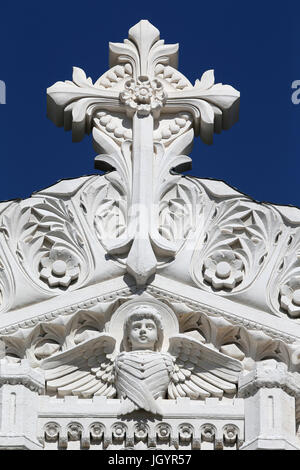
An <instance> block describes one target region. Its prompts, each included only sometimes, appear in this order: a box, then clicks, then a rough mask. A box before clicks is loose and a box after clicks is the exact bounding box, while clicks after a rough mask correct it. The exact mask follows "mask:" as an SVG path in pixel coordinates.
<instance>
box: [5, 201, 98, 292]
mask: <svg viewBox="0 0 300 470" xmlns="http://www.w3.org/2000/svg"><path fill="white" fill-rule="evenodd" d="M30 202H31V201H30ZM0 231H1V232H2V233H3V234H4V236H5V241H6V243H7V246H8V248H9V250H10V252H11V253H12V254H13V256H14V257H15V258H16V259H17V260H18V262H19V265H20V267H21V268H22V269H23V270H24V272H25V274H26V275H27V276H28V278H29V279H30V280H32V281H34V282H35V283H36V284H37V285H38V286H39V287H40V288H43V289H52V290H54V289H55V292H56V293H58V292H59V291H61V290H65V289H67V288H69V287H70V288H74V287H75V286H76V287H78V286H79V285H80V284H82V282H83V281H84V280H85V279H86V277H87V276H88V273H89V270H90V268H91V262H90V259H89V254H88V248H87V244H86V243H85V241H84V235H83V233H82V230H81V228H80V227H79V225H78V224H77V222H76V221H75V218H74V214H73V212H72V209H71V207H70V206H69V205H68V204H67V203H64V201H62V200H58V199H53V198H44V199H43V200H42V201H39V200H36V201H32V202H31V203H30V204H28V205H27V206H26V205H22V204H14V205H12V206H11V207H10V208H8V210H7V211H5V212H4V214H3V215H2V219H1V226H0Z"/></svg>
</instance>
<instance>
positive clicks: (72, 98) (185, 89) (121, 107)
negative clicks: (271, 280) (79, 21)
mask: <svg viewBox="0 0 300 470" xmlns="http://www.w3.org/2000/svg"><path fill="white" fill-rule="evenodd" d="M177 51H178V45H177V44H173V45H165V44H164V41H162V40H160V39H159V31H158V30H157V29H156V28H155V27H154V26H152V25H151V24H150V23H149V22H148V21H145V20H142V21H140V23H138V24H137V25H135V26H134V27H132V28H131V29H130V31H129V39H128V40H125V41H124V43H110V65H111V67H112V69H111V70H110V71H109V72H108V73H107V74H105V75H104V76H102V77H101V78H100V79H99V80H97V81H96V82H95V83H94V84H93V83H92V81H91V79H90V78H87V77H86V75H85V73H84V72H83V71H82V70H81V69H79V68H74V71H73V81H66V82H57V83H56V84H54V85H53V86H52V87H50V88H49V89H48V116H49V117H50V118H51V119H52V120H53V121H54V122H55V124H57V125H64V126H65V129H67V130H68V129H72V134H73V139H74V140H81V139H82V138H83V136H84V134H85V133H89V132H91V131H92V132H93V139H94V146H95V148H96V150H97V151H99V153H100V155H99V156H97V157H96V168H100V169H103V168H104V169H107V168H110V169H114V170H115V171H113V172H112V173H111V175H110V176H106V178H108V179H109V180H110V182H111V183H112V185H113V186H114V189H116V192H117V194H116V196H117V199H116V202H115V203H114V206H113V209H114V214H115V216H116V217H117V218H118V217H120V222H121V227H120V228H121V233H120V230H119V225H117V226H116V227H115V228H114V230H113V233H112V231H111V230H110V231H109V235H108V234H107V233H106V235H108V237H107V238H110V243H107V241H106V243H105V241H104V240H103V237H101V235H100V238H101V240H102V242H104V243H105V248H106V250H107V252H108V254H109V255H113V256H115V257H116V256H117V257H118V259H124V255H126V267H127V271H128V273H129V274H130V275H131V276H133V277H134V279H135V280H136V282H137V284H138V285H144V284H145V283H146V281H147V280H148V279H149V278H150V277H151V276H152V275H153V274H155V272H156V269H157V265H158V263H159V262H160V261H161V260H162V259H163V258H165V259H167V260H170V259H172V258H173V257H174V256H176V253H177V251H178V249H179V248H180V246H181V244H182V243H181V242H180V243H176V242H174V241H173V243H172V242H171V240H170V236H169V237H168V238H167V239H166V238H165V237H164V236H162V235H161V234H160V232H161V230H162V227H161V226H159V214H161V212H160V209H159V206H160V204H161V197H164V196H165V191H166V187H170V186H171V185H173V186H174V185H175V183H176V177H174V176H173V175H171V174H170V171H171V170H174V169H175V170H176V169H177V170H178V169H183V168H184V167H186V166H187V164H189V163H190V158H188V157H187V156H186V153H187V152H188V151H189V150H190V149H191V144H192V141H193V136H194V132H195V133H196V135H200V136H201V138H202V140H203V141H204V142H206V143H211V142H212V136H213V133H214V132H220V131H221V129H228V128H229V127H231V125H233V124H234V122H235V121H236V120H237V117H238V103H239V93H238V92H237V91H236V90H235V89H234V88H232V87H231V86H228V85H222V84H215V83H214V74H213V71H212V70H210V71H207V72H205V73H204V74H203V75H202V78H201V80H197V81H196V83H195V85H194V87H193V86H192V85H191V84H190V82H189V81H188V80H186V79H185V78H184V77H183V76H182V75H181V74H179V73H177V71H176V64H177ZM128 76H130V78H128ZM192 127H193V128H194V129H192ZM103 154H104V155H103ZM183 186H184V185H183ZM91 191H92V190H91ZM182 191H184V188H181V192H182ZM118 193H119V194H118ZM189 196H190V194H189V191H187V192H186V199H188V198H189ZM83 199H86V200H83V201H82V207H83V208H86V203H87V200H90V197H89V195H88V194H86V195H85V197H83ZM109 199H110V198H109ZM107 202H108V204H107V207H108V206H109V201H107ZM189 202H191V201H189ZM110 204H111V202H110ZM93 207H95V205H94V204H93ZM107 216H108V220H106V219H107ZM107 216H105V215H104V214H103V213H102V215H100V214H97V219H98V222H100V227H99V226H98V229H100V230H101V231H102V232H103V231H104V230H103V225H102V224H103V223H104V225H105V226H107V224H111V214H107ZM99 219H100V220H99ZM94 222H95V221H94ZM96 223H97V222H96ZM124 223H125V224H126V225H125V227H123V225H122V224H124ZM141 258H143V260H142V259H141Z"/></svg>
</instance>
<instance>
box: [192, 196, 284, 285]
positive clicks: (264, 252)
mask: <svg viewBox="0 0 300 470" xmlns="http://www.w3.org/2000/svg"><path fill="white" fill-rule="evenodd" d="M281 227H282V221H281V218H280V217H278V215H277V214H276V212H275V211H272V210H271V209H270V208H267V209H265V208H263V207H261V208H260V207H259V205H258V204H255V203H253V202H251V201H250V200H241V199H236V198H235V199H233V200H229V201H222V202H220V203H219V204H216V205H215V208H214V212H213V215H212V216H211V219H210V222H209V224H208V226H207V227H206V228H205V233H204V234H203V235H202V238H201V245H202V246H201V245H200V249H199V247H196V250H195V254H194V257H193V261H192V266H191V270H192V275H193V279H194V280H195V282H196V283H197V284H198V285H199V286H200V287H202V288H204V289H208V288H209V289H212V290H213V291H217V292H220V293H223V294H225V293H230V292H232V291H234V292H237V291H239V290H241V289H243V288H245V287H248V286H249V284H250V283H251V282H252V281H253V280H254V279H255V278H256V277H257V276H258V274H259V272H260V271H261V270H262V269H263V267H264V266H265V263H266V261H267V260H268V259H269V258H270V257H271V256H272V254H273V252H274V244H275V242H276V238H277V237H278V234H280V231H281ZM273 234H275V236H274V235H273Z"/></svg>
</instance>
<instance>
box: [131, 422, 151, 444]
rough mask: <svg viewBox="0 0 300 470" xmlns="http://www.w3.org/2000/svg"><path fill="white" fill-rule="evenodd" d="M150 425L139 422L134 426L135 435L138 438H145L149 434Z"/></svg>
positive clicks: (140, 439)
mask: <svg viewBox="0 0 300 470" xmlns="http://www.w3.org/2000/svg"><path fill="white" fill-rule="evenodd" d="M148 432H149V427H148V426H147V424H145V423H137V424H136V425H135V427H134V436H135V438H136V439H137V440H139V441H142V440H145V439H146V438H147V436H148Z"/></svg>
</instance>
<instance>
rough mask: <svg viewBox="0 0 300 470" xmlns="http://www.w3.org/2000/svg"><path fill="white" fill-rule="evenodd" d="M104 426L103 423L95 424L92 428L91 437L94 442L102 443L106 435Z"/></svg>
mask: <svg viewBox="0 0 300 470" xmlns="http://www.w3.org/2000/svg"><path fill="white" fill-rule="evenodd" d="M104 430H105V429H104V426H103V424H102V423H93V424H92V425H91V426H90V435H91V438H92V440H93V441H100V440H101V439H102V437H103V435H104Z"/></svg>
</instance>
